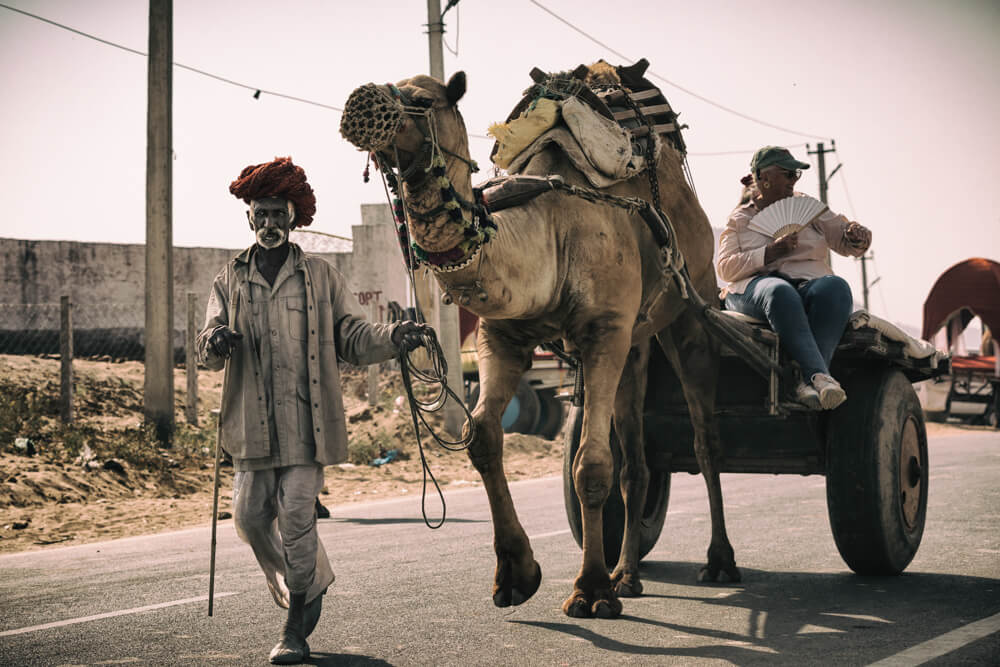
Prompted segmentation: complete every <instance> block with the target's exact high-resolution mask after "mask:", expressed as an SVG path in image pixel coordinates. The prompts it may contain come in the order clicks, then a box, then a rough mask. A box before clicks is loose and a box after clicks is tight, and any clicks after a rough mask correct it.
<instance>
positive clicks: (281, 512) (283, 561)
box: [233, 464, 334, 608]
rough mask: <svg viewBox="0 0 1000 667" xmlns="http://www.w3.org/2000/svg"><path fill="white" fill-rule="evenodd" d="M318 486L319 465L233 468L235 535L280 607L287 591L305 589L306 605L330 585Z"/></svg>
mask: <svg viewBox="0 0 1000 667" xmlns="http://www.w3.org/2000/svg"><path fill="white" fill-rule="evenodd" d="M322 488H323V466H321V465H318V464H313V465H301V466H289V467H286V468H272V469H269V470H255V471H246V472H237V473H236V475H235V476H234V478H233V517H234V521H235V524H236V533H237V534H238V535H239V536H240V539H242V540H243V541H244V542H246V543H247V544H249V545H250V547H251V548H252V549H253V553H254V556H256V557H257V562H258V563H259V564H260V569H261V570H263V571H264V576H265V577H266V578H267V586H268V588H269V589H270V590H271V595H272V596H273V597H274V601H275V603H277V605H278V606H279V607H284V608H287V607H288V595H289V591H291V592H293V593H302V592H305V593H306V602H307V603H308V602H310V601H312V600H313V599H314V598H315V597H316V596H317V595H321V594H322V593H323V592H324V591H325V590H326V588H327V586H329V585H330V584H332V583H333V580H334V575H333V569H332V568H331V567H330V559H329V557H327V555H326V549H324V548H323V543H322V542H321V541H320V539H319V535H318V534H317V532H316V497H317V496H318V495H319V492H320V490H322ZM279 575H280V576H279Z"/></svg>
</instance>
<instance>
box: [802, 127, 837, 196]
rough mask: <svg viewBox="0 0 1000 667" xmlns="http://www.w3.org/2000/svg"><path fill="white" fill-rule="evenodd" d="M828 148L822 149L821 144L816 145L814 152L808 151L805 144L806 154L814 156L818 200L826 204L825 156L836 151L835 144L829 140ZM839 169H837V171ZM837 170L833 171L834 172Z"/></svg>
mask: <svg viewBox="0 0 1000 667" xmlns="http://www.w3.org/2000/svg"><path fill="white" fill-rule="evenodd" d="M830 145H831V147H830V148H823V142H822V141H821V142H819V143H818V144H816V150H814V151H811V150H809V144H806V153H808V154H809V155H815V156H816V171H818V172H819V174H818V176H819V200H820V201H821V202H823V203H824V204H825V203H826V189H827V179H826V154H827V153H832V152H834V151H835V150H837V144H836V143H835V142H834V141H833V140H831V141H830ZM839 168H840V167H837V169H839ZM837 169H834V171H836V170H837Z"/></svg>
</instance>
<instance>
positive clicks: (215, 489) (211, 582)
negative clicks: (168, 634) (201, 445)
mask: <svg viewBox="0 0 1000 667" xmlns="http://www.w3.org/2000/svg"><path fill="white" fill-rule="evenodd" d="M213 412H214V411H213ZM215 421H216V422H217V423H218V427H217V428H216V430H215V481H214V482H213V483H212V555H211V558H210V560H209V566H208V615H209V616H211V615H212V603H213V601H214V600H215V527H216V524H217V523H218V520H219V461H220V459H221V458H222V446H221V444H220V441H221V440H222V412H221V410H220V411H219V412H218V413H217V414H216V416H215Z"/></svg>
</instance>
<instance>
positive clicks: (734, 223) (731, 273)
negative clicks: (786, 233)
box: [719, 193, 868, 299]
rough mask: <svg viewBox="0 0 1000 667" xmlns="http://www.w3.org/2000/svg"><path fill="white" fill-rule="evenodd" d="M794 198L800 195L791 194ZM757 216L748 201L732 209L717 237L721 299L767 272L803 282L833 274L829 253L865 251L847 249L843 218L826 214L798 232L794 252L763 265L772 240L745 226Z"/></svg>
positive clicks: (850, 254)
mask: <svg viewBox="0 0 1000 667" xmlns="http://www.w3.org/2000/svg"><path fill="white" fill-rule="evenodd" d="M795 196H797V197H801V196H803V195H801V194H800V193H795ZM758 213H760V210H759V209H758V208H757V206H756V204H754V203H753V202H752V201H751V202H749V203H747V204H743V205H741V206H738V207H736V209H735V210H733V212H732V213H730V214H729V222H728V223H727V224H726V228H725V229H724V230H723V232H722V235H721V236H720V237H719V277H720V278H722V279H723V280H724V281H726V283H727V285H726V286H725V287H724V288H723V289H722V292H721V293H720V295H719V296H720V297H721V298H723V299H725V298H726V295H727V294H742V293H743V290H745V289H746V287H747V285H749V284H750V281H751V280H753V279H754V278H756V277H757V276H758V275H761V274H765V273H770V272H771V271H780V272H781V273H783V274H785V275H787V276H788V277H789V278H805V279H807V280H811V279H813V278H820V277H822V276H828V275H830V274H832V273H833V270H832V269H831V267H830V264H829V254H828V251H829V250H833V251H834V252H836V253H837V254H840V255H844V256H845V257H860V256H861V255H863V254H864V253H865V252H866V251H867V250H868V247H867V246H865V247H863V248H859V247H855V246H853V245H851V244H850V243H849V242H848V241H847V239H846V238H845V237H844V231H845V230H846V229H847V225H848V220H847V218H845V217H844V216H842V215H837V214H836V213H834V212H832V211H826V212H825V213H823V215H821V216H820V217H819V219H818V220H817V221H816V222H814V223H813V224H812V225H810V226H809V227H806V228H805V229H803V230H801V231H799V244H798V247H796V249H795V251H794V252H792V253H791V254H788V255H785V256H784V257H781V258H779V259H777V260H775V261H773V262H771V263H770V264H764V249H765V248H766V247H767V245H768V244H769V243H770V242H771V241H772V239H771V237H770V236H767V235H765V234H761V233H759V232H755V231H753V230H752V229H750V228H749V226H748V225H749V224H750V220H751V219H752V218H753V217H754V216H755V215H757V214H758Z"/></svg>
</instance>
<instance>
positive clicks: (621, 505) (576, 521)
mask: <svg viewBox="0 0 1000 667" xmlns="http://www.w3.org/2000/svg"><path fill="white" fill-rule="evenodd" d="M567 420H568V422H569V428H567V429H566V440H565V447H564V448H563V502H564V503H565V505H566V518H567V519H568V520H569V529H570V532H571V533H573V539H574V540H576V544H577V546H579V547H581V548H582V547H583V517H582V515H581V513H580V500H579V499H578V498H577V497H576V485H575V484H574V483H573V459H574V458H576V452H577V450H578V449H579V448H580V432H581V430H582V429H583V408H580V407H576V406H573V407H572V408H570V411H569V416H568V417H567ZM610 441H611V455H612V457H613V458H614V466H615V467H614V471H613V472H612V478H611V492H610V493H609V494H608V499H607V501H605V503H604V518H603V523H604V562H605V564H606V565H607V566H608V569H611V568H613V567H614V566H615V565H617V564H618V556H619V555H620V554H621V550H622V538H623V537H624V536H625V501H624V500H622V490H621V482H620V479H621V470H622V454H621V447H620V446H619V445H618V436H617V435H616V434H615V430H614V428H612V429H611V437H610ZM669 501H670V473H669V472H667V471H665V470H650V471H649V488H648V489H647V490H646V504H645V506H644V507H643V510H642V518H641V519H640V521H639V559H640V560H641V559H643V558H645V556H646V554H648V553H649V552H650V551H652V550H653V547H655V546H656V541H657V540H658V539H660V532H661V531H662V530H663V521H664V520H665V519H666V517H667V504H668V503H669Z"/></svg>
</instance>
